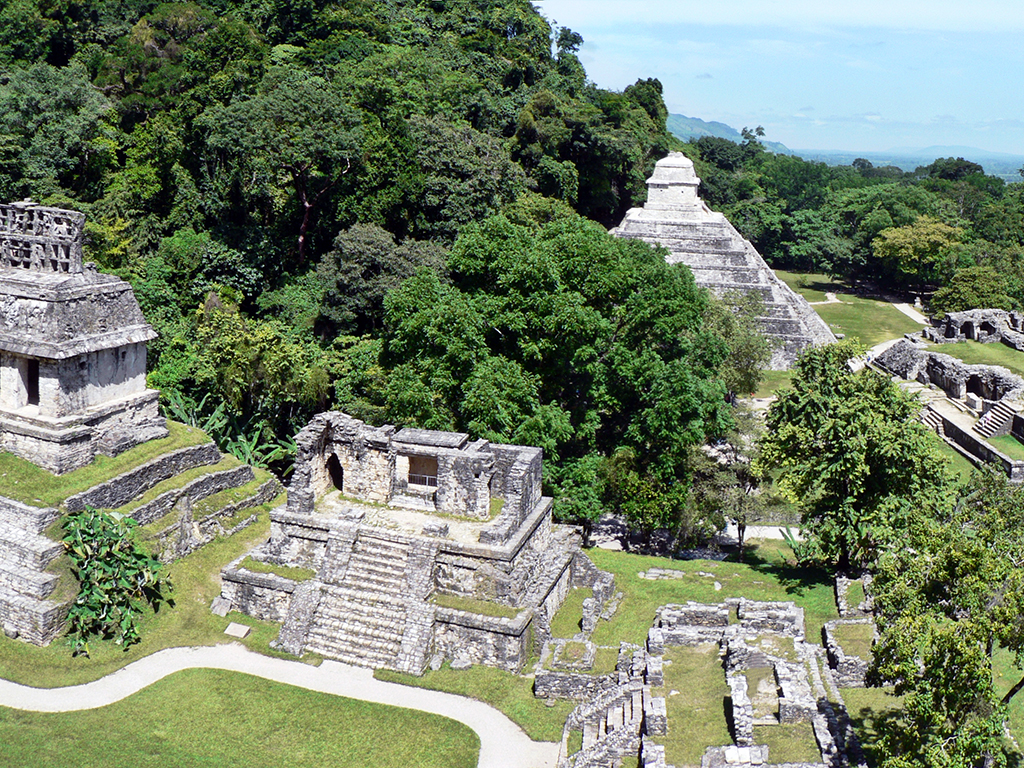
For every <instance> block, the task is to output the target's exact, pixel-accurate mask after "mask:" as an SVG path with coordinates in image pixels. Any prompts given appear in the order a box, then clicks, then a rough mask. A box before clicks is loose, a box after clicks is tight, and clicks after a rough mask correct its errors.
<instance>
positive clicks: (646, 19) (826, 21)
mask: <svg viewBox="0 0 1024 768" xmlns="http://www.w3.org/2000/svg"><path fill="white" fill-rule="evenodd" d="M535 2H536V4H537V6H538V7H539V8H540V10H541V12H542V13H543V14H544V15H545V16H547V17H548V18H549V19H555V20H557V21H558V22H559V23H560V24H565V25H568V26H572V25H573V24H577V25H579V26H581V27H582V26H589V27H594V26H606V25H607V26H611V25H619V24H636V23H649V24H659V25H664V24H697V25H728V26H779V27H794V26H796V27H805V28H808V27H810V28H813V27H826V28H842V27H878V28H896V29H928V30H948V31H954V32H965V31H999V32H1009V31H1012V30H1021V29H1024V13H1022V12H1021V6H1020V2H1019V0H974V1H973V2H971V3H964V2H963V1H962V0H901V2H892V0H857V2H827V3H826V2H821V0H716V2H711V3H709V2H707V0H638V1H637V2H632V3H624V2H622V0H535Z"/></svg>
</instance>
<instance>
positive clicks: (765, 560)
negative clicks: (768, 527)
mask: <svg viewBox="0 0 1024 768" xmlns="http://www.w3.org/2000/svg"><path fill="white" fill-rule="evenodd" d="M728 560H729V562H740V561H739V559H738V554H737V555H730V556H729V558H728ZM742 562H743V563H744V564H745V565H747V566H749V567H750V568H751V569H753V570H754V571H756V572H757V573H760V574H763V575H764V576H766V577H769V578H771V579H774V580H775V581H776V582H777V583H778V584H779V585H780V586H781V587H782V588H783V589H784V590H785V591H786V594H787V595H795V596H797V597H803V596H804V595H805V594H806V593H807V592H808V591H809V590H811V589H814V588H817V587H822V586H830V587H831V585H832V583H833V581H832V575H831V574H830V573H829V571H828V570H827V569H825V568H822V567H820V566H808V565H798V564H797V563H796V562H795V561H792V560H789V559H788V558H784V557H782V556H781V555H780V554H779V553H778V552H773V551H771V550H767V551H765V550H762V549H761V548H760V547H749V548H746V549H745V551H744V553H743V560H742Z"/></svg>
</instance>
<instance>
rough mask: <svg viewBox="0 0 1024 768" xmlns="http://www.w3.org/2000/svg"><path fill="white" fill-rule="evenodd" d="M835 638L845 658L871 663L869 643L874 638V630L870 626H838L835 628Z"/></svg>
mask: <svg viewBox="0 0 1024 768" xmlns="http://www.w3.org/2000/svg"><path fill="white" fill-rule="evenodd" d="M835 637H836V642H838V643H839V645H840V647H841V648H842V649H843V653H845V654H846V655H847V656H858V657H860V658H862V659H864V661H871V658H872V653H871V643H872V641H873V640H874V637H875V628H874V627H873V626H872V625H871V624H840V625H838V626H837V627H836V630H835Z"/></svg>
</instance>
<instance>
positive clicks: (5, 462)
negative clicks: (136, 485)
mask: <svg viewBox="0 0 1024 768" xmlns="http://www.w3.org/2000/svg"><path fill="white" fill-rule="evenodd" d="M167 428H168V430H170V434H169V435H168V436H167V437H165V438H162V439H160V440H150V441H149V442H148V443H143V444H142V445H137V446H135V447H134V448H130V449H128V450H127V451H125V452H124V453H121V454H119V455H117V456H114V457H110V456H97V457H96V459H95V460H94V461H93V462H92V464H89V465H88V466H86V467H82V468H81V469H76V470H75V471H74V472H68V473H67V474H64V475H52V474H50V473H49V472H47V471H46V470H45V469H42V468H41V467H37V466H36V465H35V464H32V463H31V462H28V461H26V460H25V459H20V458H18V457H17V456H14V455H13V454H10V453H0V484H2V485H3V488H4V496H7V497H8V498H11V499H15V500H17V501H21V502H24V503H25V504H31V505H33V506H37V507H55V506H57V505H58V504H60V503H61V502H62V501H64V499H66V498H67V497H68V496H73V495H74V494H76V493H81V492H82V491H85V490H88V489H89V488H92V487H93V486H94V485H97V484H98V483H102V482H104V481H106V480H109V479H111V478H112V477H116V476H117V475H120V474H121V473H123V472H127V471H128V470H129V469H134V468H135V467H138V466H140V465H142V464H145V463H146V462H147V461H151V460H152V459H155V458H156V457H157V456H162V455H163V454H165V453H169V452H171V451H175V450H178V449H179V448H187V447H188V446H192V445H199V444H201V443H208V442H210V438H209V437H207V436H206V433H204V432H203V431H202V430H199V429H196V428H195V427H187V426H185V425H184V424H178V423H177V422H174V421H168V422H167Z"/></svg>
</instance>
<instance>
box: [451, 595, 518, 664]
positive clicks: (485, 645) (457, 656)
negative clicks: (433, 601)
mask: <svg viewBox="0 0 1024 768" xmlns="http://www.w3.org/2000/svg"><path fill="white" fill-rule="evenodd" d="M532 619H533V616H532V612H531V611H523V612H522V613H520V614H519V615H518V616H517V617H516V618H514V619H506V618H498V617H494V616H482V615H480V614H476V613H469V612H467V611H459V610H455V609H453V608H443V607H441V606H438V607H437V608H436V609H435V612H434V653H437V654H440V655H442V656H444V657H445V658H449V659H453V660H458V661H462V662H467V661H468V662H471V663H473V664H485V665H486V666H488V667H498V668H499V669H504V670H507V671H509V672H519V670H521V669H522V668H523V664H525V663H526V659H527V658H529V656H530V650H531V647H530V644H531V640H532V637H531V635H532V629H533V621H532Z"/></svg>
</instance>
